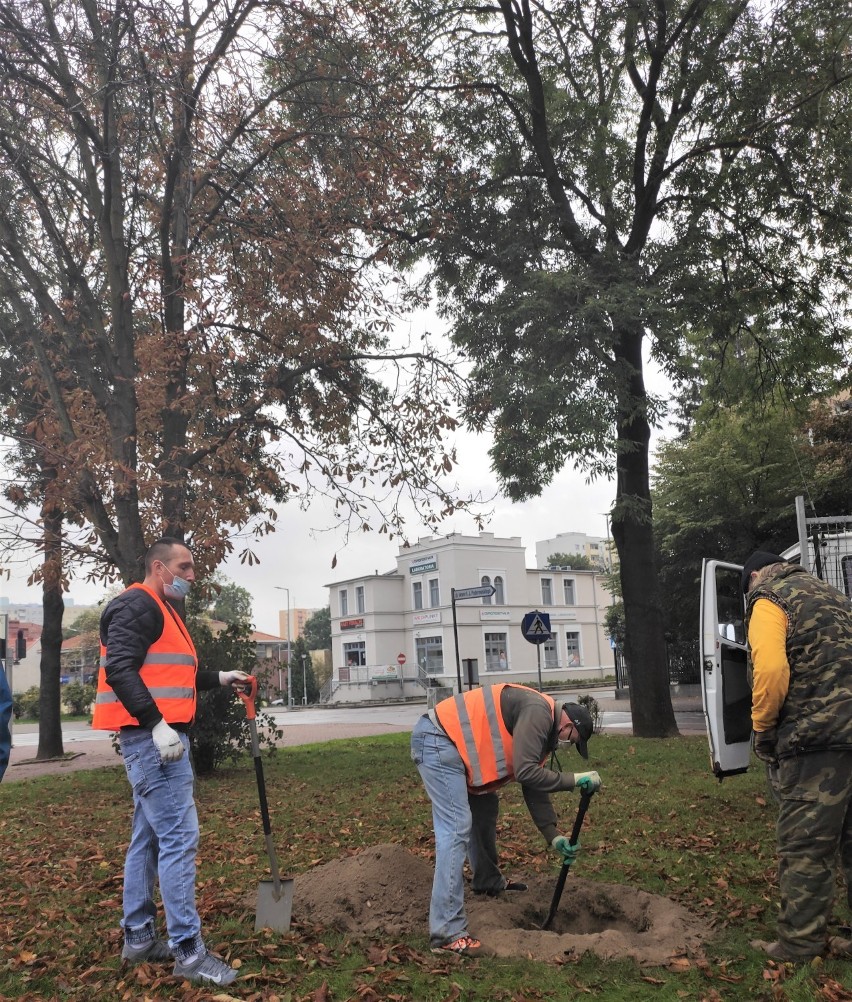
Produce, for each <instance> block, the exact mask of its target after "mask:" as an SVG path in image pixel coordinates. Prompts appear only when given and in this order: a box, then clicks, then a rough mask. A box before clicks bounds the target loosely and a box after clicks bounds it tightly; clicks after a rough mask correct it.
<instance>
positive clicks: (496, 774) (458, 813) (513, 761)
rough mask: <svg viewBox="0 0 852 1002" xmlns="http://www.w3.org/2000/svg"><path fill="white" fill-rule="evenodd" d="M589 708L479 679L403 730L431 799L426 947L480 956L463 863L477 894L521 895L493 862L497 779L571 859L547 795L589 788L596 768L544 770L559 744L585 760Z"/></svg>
mask: <svg viewBox="0 0 852 1002" xmlns="http://www.w3.org/2000/svg"><path fill="white" fill-rule="evenodd" d="M593 729H594V727H593V723H592V718H591V715H590V714H589V711H588V710H587V709H586V708H585V707H583V706H578V705H577V704H576V703H564V704H563V705H561V706H558V705H557V704H556V703H555V701H554V700H553V699H551V697H550V696H547V695H545V694H544V693H540V692H538V691H536V690H535V689H530V688H528V687H527V686H523V685H507V684H500V685H486V686H482V687H481V688H479V689H471V690H470V691H468V692H465V693H462V694H461V695H459V696H452V697H451V698H449V699H445V700H442V701H441V702H440V703H438V704H437V706H435V708H434V709H432V710H430V711H429V712H428V713H426V714H424V715H423V716H422V717H421V718H420V720H419V721H418V722H417V724H416V725H415V727H414V731H413V732H412V735H411V757H412V759H413V760H414V762H415V764H416V765H417V768H418V770H419V772H420V776H421V778H422V779H423V784H424V786H425V787H426V792H427V793H428V794H429V799H430V800H431V801H432V821H433V825H434V829H435V878H434V882H433V884H432V902H431V905H430V908H429V934H430V939H431V944H432V952H433V953H443V952H449V953H455V954H459V955H462V956H477V955H479V954H481V953H483V952H484V950H483V947H482V944H481V943H480V942H479V940H477V939H474V938H473V937H472V936H470V934H469V932H468V928H467V917H466V915H465V911H464V880H463V872H464V862H465V857H467V858H468V859H469V860H470V866H471V870H472V872H473V880H472V888H473V891H474V893H476V894H489V895H496V894H499V893H501V892H502V891H525V890H526V889H527V887H526V884H521V883H518V882H515V881H510V880H506V878H505V877H504V876H503V874H502V873H501V872H500V868H499V865H498V860H497V814H498V810H499V799H498V796H497V793H496V792H495V791H496V790H497V789H498V788H499V787H501V786H503V785H504V784H505V783H508V782H510V781H511V780H515V781H516V782H518V783H520V784H521V787H522V789H523V793H524V800H525V801H526V805H527V808H528V809H529V812H530V815H531V817H532V819H533V821H534V822H535V825H536V827H537V828H538V830H539V831H540V832H541V834H542V835H543V836H544V838H545V840H546V841H547V844H548V845H550V846H552V847H553V848H554V849H555V850H556V851H557V852H558V853H560V855H561V856H562V858H563V862H567V863H571V862H573V860H574V857H575V856H576V853H577V850H578V849H579V844H578V845H570V844H569V840H568V838H567V837H566V836H564V835H560V833H559V830H558V828H557V827H556V811H555V810H554V808H553V804H552V803H551V800H550V794H551V793H554V792H556V791H559V790H573V789H575V788H578V789H580V790H582V791H583V792H584V793H589V794H591V793H594V792H595V791H596V790H597V789H598V788H599V787H600V785H601V780H600V777H599V776H598V774H597V773H596V772H580V773H571V772H565V773H563V772H554V771H553V770H551V769H548V768H546V767H545V764H544V763H545V762H546V761H547V757H548V755H549V754H550V753H551V752H552V751H555V750H556V748H557V746H558V745H562V744H574V745H576V746H577V750H578V751H579V753H580V754H581V755H582V756H583V758H588V756H589V753H588V749H587V747H586V743H587V741H588V740H589V738H590V737H591V736H592V731H593Z"/></svg>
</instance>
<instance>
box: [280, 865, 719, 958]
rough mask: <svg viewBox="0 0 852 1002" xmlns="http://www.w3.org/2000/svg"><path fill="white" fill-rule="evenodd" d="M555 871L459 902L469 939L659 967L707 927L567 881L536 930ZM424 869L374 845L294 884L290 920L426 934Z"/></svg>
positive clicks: (532, 953)
mask: <svg viewBox="0 0 852 1002" xmlns="http://www.w3.org/2000/svg"><path fill="white" fill-rule="evenodd" d="M557 876H558V871H557V870H554V872H553V873H552V874H550V875H547V876H542V875H541V874H530V875H525V874H523V873H519V872H516V871H513V873H512V877H513V879H516V880H523V881H524V882H526V883H527V884H528V885H529V890H528V891H521V892H509V893H505V894H501V895H500V896H499V897H496V898H489V897H484V896H483V897H480V896H477V895H473V894H471V893H469V894H468V896H467V901H466V908H467V915H468V919H469V926H470V932H471V934H472V935H474V936H477V937H479V938H480V939H481V940H482V942H483V943H484V944H485V945H486V946H487V947H489V948H490V949H492V950H493V951H494V952H495V953H496V954H497V955H498V956H503V957H530V958H532V959H534V960H545V961H555V960H567V959H570V958H571V957H572V956H580V955H581V954H583V953H586V952H592V953H594V954H596V955H598V956H600V957H602V958H605V959H610V958H616V957H629V958H632V959H633V960H635V961H636V962H637V963H639V964H649V965H660V964H666V963H668V962H669V960H671V958H673V957H682V956H684V955H686V956H689V955H695V954H697V953H700V949H701V943H702V941H703V939H704V937H705V936H706V934H707V928H706V923H704V922H703V921H702V920H700V919H698V918H697V917H696V916H694V915H692V914H691V913H690V912H689V911H687V910H686V909H685V908H683V907H682V906H681V905H678V904H676V903H675V902H673V901H670V900H669V899H668V898H664V897H661V896H659V895H655V894H648V893H646V892H645V891H640V890H637V889H636V888H633V887H627V886H623V885H620V884H602V883H597V882H595V881H591V880H585V879H583V878H582V877H576V876H575V875H574V874H573V873H572V874H569V876H568V881H567V883H566V885H565V890H564V892H563V895H562V900H561V902H560V906H559V911H558V912H557V914H556V917H555V919H554V921H553V923H552V926H551V929H550V930H548V931H547V932H543V931H542V930H541V925H542V923H543V922H544V920H545V918H546V916H547V913H548V911H549V908H550V902H551V899H552V897H553V890H554V887H555V884H556V877H557ZM431 892H432V866H431V864H430V863H428V862H426V861H425V860H423V859H421V858H420V857H418V856H414V855H412V854H411V853H410V852H407V851H406V850H405V849H403V848H402V847H401V846H398V845H379V846H374V847H372V848H369V849H365V850H364V851H363V852H361V853H359V854H358V855H355V856H350V857H348V858H346V859H341V860H337V861H336V862H333V863H328V864H326V865H325V866H321V867H317V868H316V869H314V870H311V871H310V873H305V874H302V875H300V876H298V877H296V879H295V883H294V888H293V917H294V919H297V920H299V921H310V922H314V923H317V924H320V925H324V926H327V927H329V928H333V929H337V930H339V931H341V932H346V933H350V934H353V935H369V934H370V933H382V934H383V935H388V936H392V937H393V938H395V939H398V938H403V937H405V936H408V935H412V934H417V935H421V936H423V935H427V934H428V927H429V897H430V895H431Z"/></svg>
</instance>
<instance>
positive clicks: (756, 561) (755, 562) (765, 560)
mask: <svg viewBox="0 0 852 1002" xmlns="http://www.w3.org/2000/svg"><path fill="white" fill-rule="evenodd" d="M786 563H787V561H786V560H785V559H784V558H783V557H779V556H778V554H777V553H769V552H768V551H767V550H755V551H754V553H752V555H751V556H750V557H749V558H748V560H746V562H745V563H744V564H743V573H742V586H743V595H745V594H746V592H747V591H748V582H749V578H750V577H751V576H752V574H753V573H754V572H755V571H759V570H760V568H761V567H768V566H769V565H770V564H786Z"/></svg>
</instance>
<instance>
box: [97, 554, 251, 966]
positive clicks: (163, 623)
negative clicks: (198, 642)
mask: <svg viewBox="0 0 852 1002" xmlns="http://www.w3.org/2000/svg"><path fill="white" fill-rule="evenodd" d="M194 580H195V572H194V569H193V560H192V554H191V553H190V552H189V550H188V549H187V547H186V546H184V544H183V543H181V542H180V540H178V539H173V538H171V537H165V538H163V539H160V540H158V541H157V542H156V543H154V544H153V546H151V548H150V549H149V550H148V552H147V553H146V555H145V580H144V581H143V582H142V583H141V584H132V585H131V586H130V587H129V588H128V589H127V590H126V591H123V592H122V593H121V594H120V595H119V596H118V597H117V598H114V599H113V600H112V601H111V602H110V603H109V605H108V606H107V607H106V609H104V612H103V615H102V616H101V667H100V670H99V672H98V691H97V695H96V697H95V712H94V717H93V719H92V727H94V728H95V729H96V730H106V731H118V732H119V738H118V740H119V744H120V746H121V754H122V756H123V758H124V768H125V770H126V771H127V778H128V780H129V781H130V785H131V787H132V788H133V808H134V810H133V829H132V831H131V834H130V845H129V846H128V849H127V856H126V857H125V861H124V919H123V921H122V923H121V924H122V927H123V928H124V946H123V948H122V951H121V956H122V959H123V960H125V961H128V962H130V963H141V962H142V961H158V960H169V959H170V958H171V957H174V960H175V966H174V973H175V974H176V975H177V976H178V977H182V978H186V979H187V980H188V981H191V982H195V983H196V984H204V985H229V984H230V983H231V982H232V981H234V980H235V978H236V977H237V972H236V971H235V970H234V969H233V968H232V967H231V966H230V965H229V964H226V963H225V962H224V961H223V960H221V959H220V958H219V957H216V956H215V955H214V954H212V953H208V952H207V949H206V947H205V946H204V941H203V940H202V938H201V919H200V918H199V916H198V912H197V910H196V908H195V855H196V850H197V849H198V815H197V813H196V810H195V800H194V799H193V785H194V776H193V772H192V765H191V763H190V761H189V736H188V734H187V731H188V730H189V727H190V724H192V721H193V719H194V718H195V704H196V690H198V689H214V688H215V687H216V686H219V685H230V686H231V687H237V686H239V684H240V683H241V682H243V681H244V680H245V679H247V678H248V677H249V676H248V675H246V673H245V672H242V671H220V672H217V671H199V670H198V659H197V657H196V654H195V647H194V646H193V643H192V640H191V638H190V636H189V633H188V632H187V629H186V626H185V625H184V622H183V620H182V619H181V617H180V616H179V615H178V613H177V610H176V609H175V608H174V607H173V606H172V604H171V602H172V601H175V600H179V599H184V598H186V596H187V595H188V594H189V589H190V585H191V584H192V582H193V581H194ZM158 876H159V880H160V894H161V896H162V899H163V910H164V911H165V913H166V927H167V929H168V933H169V942H168V945H166V943H164V942H163V941H162V940H161V939H158V938H157V936H156V933H155V930H154V918H155V916H156V908H155V905H154V883H155V880H156V878H157V877H158Z"/></svg>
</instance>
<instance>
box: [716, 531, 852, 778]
mask: <svg viewBox="0 0 852 1002" xmlns="http://www.w3.org/2000/svg"><path fill="white" fill-rule="evenodd" d="M826 521H827V520H826ZM835 524H836V521H835ZM814 535H815V536H816V538H817V540H818V545H817V546H816V547H815V546H814V542H813V539H812V538H809V541H808V551H809V552H808V561H807V564H806V566H808V567H809V569H810V570H811V571H812V572H813V573H814V574H816V576H817V577H819V578H821V579H822V580H824V581H828V582H829V583H830V584H832V585H834V587H835V588H837V589H838V590H839V591H842V592H844V593H845V594H846V596H847V597H849V598H850V599H852V532H850V531H843V532H835V533H822V534H819V533H815V534H814ZM800 553H801V549H800V546H799V545H796V546H791V547H790V548H789V549H787V550H784V552H783V553H782V554H781V556H782V557H784V558H786V559H788V560H789V559H792V560H796V559H797V558H798V557H799V556H800ZM741 582H742V566H741V565H740V564H729V563H725V562H724V561H722V560H705V561H704V563H703V566H702V573H701V626H700V657H701V692H702V700H703V705H704V717H705V721H706V724H707V738H708V741H709V742H710V765H711V768H712V769H713V773H714V774H715V775H716V776H717V777H718V778H719V780H722V779H724V777H725V776H733V775H736V774H737V773H740V772H745V771H746V770H747V769H748V766H749V760H750V758H751V677H750V673H749V667H748V645H747V643H746V635H745V596H744V595H743V592H742V583H741Z"/></svg>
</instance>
